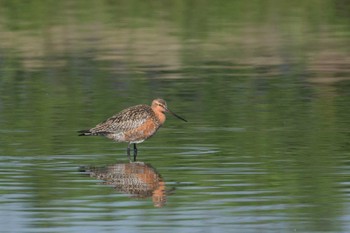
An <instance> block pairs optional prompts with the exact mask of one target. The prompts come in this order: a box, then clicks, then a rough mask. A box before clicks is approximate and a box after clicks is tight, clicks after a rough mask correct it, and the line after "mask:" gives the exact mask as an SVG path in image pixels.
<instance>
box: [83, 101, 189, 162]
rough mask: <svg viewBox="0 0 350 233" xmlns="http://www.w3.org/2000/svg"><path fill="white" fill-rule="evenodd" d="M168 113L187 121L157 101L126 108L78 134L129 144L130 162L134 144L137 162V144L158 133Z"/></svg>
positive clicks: (163, 102)
mask: <svg viewBox="0 0 350 233" xmlns="http://www.w3.org/2000/svg"><path fill="white" fill-rule="evenodd" d="M166 112H169V113H171V114H172V115H174V116H175V117H177V118H179V119H180V120H183V121H186V120H185V119H184V118H182V117H180V116H178V115H176V114H175V113H174V112H172V111H170V109H169V108H168V107H167V104H166V102H165V101H164V100H162V99H155V100H153V101H152V105H151V106H148V105H143V104H141V105H136V106H133V107H129V108H126V109H124V110H122V111H121V112H119V113H117V114H116V115H114V116H112V117H110V118H108V119H107V120H105V121H103V122H101V123H100V124H98V125H96V126H95V127H94V128H91V129H87V130H80V131H78V133H80V134H79V136H105V137H107V138H109V139H112V140H114V141H116V142H128V143H129V144H128V148H127V155H128V158H129V160H130V161H131V158H130V146H131V144H134V161H136V157H137V147H136V144H137V143H141V142H143V141H144V140H146V139H148V138H150V137H151V136H153V135H154V134H155V133H156V132H157V130H158V129H159V127H160V126H162V125H163V124H164V122H165V119H166V116H165V113H166ZM186 122H187V121H186Z"/></svg>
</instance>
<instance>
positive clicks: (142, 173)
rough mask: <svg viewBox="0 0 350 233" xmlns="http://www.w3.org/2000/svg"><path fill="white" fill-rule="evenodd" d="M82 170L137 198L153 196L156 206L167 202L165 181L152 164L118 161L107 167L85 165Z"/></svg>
mask: <svg viewBox="0 0 350 233" xmlns="http://www.w3.org/2000/svg"><path fill="white" fill-rule="evenodd" d="M81 171H82V172H87V173H88V174H89V175H90V177H94V178H96V179H99V180H103V181H104V184H107V185H112V186H113V187H114V188H115V189H116V190H118V191H120V192H124V193H129V194H132V195H133V197H135V198H147V197H152V200H153V204H154V206H155V207H162V206H164V205H165V203H166V190H165V182H164V181H163V179H162V177H161V176H160V174H159V173H158V172H157V171H156V170H155V168H153V167H152V166H151V165H150V164H146V163H143V162H133V163H117V164H113V165H109V166H105V167H84V168H81Z"/></svg>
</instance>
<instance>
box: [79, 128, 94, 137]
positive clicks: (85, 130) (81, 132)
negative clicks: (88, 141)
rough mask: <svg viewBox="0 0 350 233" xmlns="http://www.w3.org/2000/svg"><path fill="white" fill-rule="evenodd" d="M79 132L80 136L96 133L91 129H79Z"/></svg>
mask: <svg viewBox="0 0 350 233" xmlns="http://www.w3.org/2000/svg"><path fill="white" fill-rule="evenodd" d="M78 133H79V135H78V136H92V135H94V134H93V133H92V132H91V131H90V130H89V129H84V130H79V131H78Z"/></svg>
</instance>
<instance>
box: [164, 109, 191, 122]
mask: <svg viewBox="0 0 350 233" xmlns="http://www.w3.org/2000/svg"><path fill="white" fill-rule="evenodd" d="M167 110H168V112H170V113H171V114H173V115H174V116H176V117H177V118H179V119H180V120H183V121H185V122H187V120H185V119H184V118H182V117H180V116H179V115H177V114H176V113H175V112H173V111H171V110H170V109H169V108H167Z"/></svg>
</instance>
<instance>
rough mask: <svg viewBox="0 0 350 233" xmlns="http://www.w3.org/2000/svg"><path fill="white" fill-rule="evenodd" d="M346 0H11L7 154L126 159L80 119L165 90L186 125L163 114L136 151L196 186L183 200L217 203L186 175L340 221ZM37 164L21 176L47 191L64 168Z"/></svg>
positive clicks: (3, 6)
mask: <svg viewBox="0 0 350 233" xmlns="http://www.w3.org/2000/svg"><path fill="white" fill-rule="evenodd" d="M341 3H342V1H331V0H325V1H301V0H299V1H277V0H276V1H207V2H206V4H203V1H175V2H173V3H171V4H169V3H167V4H164V2H163V1H136V0H135V1H85V0H84V1H68V0H67V1H12V0H3V1H1V2H0V13H1V14H0V29H1V36H0V41H1V43H0V44H1V45H0V46H1V47H0V51H1V53H0V71H1V76H0V93H1V94H0V111H1V112H0V126H1V127H0V129H1V132H2V137H1V138H0V143H1V148H0V153H1V154H2V155H8V156H14V157H15V156H21V157H25V156H27V155H29V156H32V155H38V156H43V157H45V158H46V157H47V156H50V155H58V154H63V155H67V154H89V155H94V154H98V155H100V154H116V155H115V156H116V157H117V158H118V159H125V160H126V157H125V155H124V146H123V145H116V144H114V143H111V142H108V141H105V140H102V139H99V138H95V139H92V140H91V141H90V142H91V143H92V144H93V145H89V147H86V148H84V145H85V144H86V141H85V140H84V142H83V141H81V139H80V138H78V137H76V134H75V131H76V130H78V129H81V128H85V127H86V126H87V125H89V124H90V123H91V122H99V121H101V120H103V119H104V118H106V117H107V116H110V115H112V114H113V113H116V112H118V111H119V110H120V109H123V108H124V107H127V106H131V105H134V104H139V103H145V104H149V102H150V101H151V100H152V99H153V98H154V97H164V98H165V99H166V100H167V101H168V102H169V105H170V104H171V105H172V106H176V107H174V108H176V110H177V111H178V112H179V114H180V113H181V112H183V114H181V115H184V117H186V119H188V120H189V124H188V125H183V124H181V123H180V122H177V121H176V120H171V117H170V116H169V120H168V121H167V122H166V124H165V127H164V128H162V129H160V132H159V133H160V135H162V136H160V137H155V138H152V139H151V140H150V141H149V142H147V143H144V144H142V145H141V146H140V149H141V150H144V152H145V153H142V156H144V157H143V158H142V159H149V160H154V161H156V162H157V167H159V168H171V169H170V170H169V171H167V175H168V176H169V177H171V179H173V180H176V181H179V182H183V183H185V184H187V183H191V182H192V183H195V186H198V187H188V189H186V188H187V187H185V188H184V189H181V188H180V189H179V194H180V195H179V197H181V194H186V195H184V196H186V198H188V199H187V200H184V202H183V203H185V204H186V205H193V204H194V203H201V204H202V203H210V201H208V200H216V199H215V198H217V196H215V195H214V194H210V191H211V190H209V191H208V192H207V194H208V195H192V193H193V192H192V191H193V189H191V188H201V187H215V188H214V189H215V190H212V191H213V193H215V192H217V194H219V195H221V196H220V198H221V201H222V203H219V204H218V205H222V207H225V206H231V207H239V206H242V205H246V206H249V205H251V206H255V207H257V208H258V207H261V210H251V212H249V210H248V211H247V212H248V213H247V212H245V214H251V213H252V212H254V211H256V212H255V213H254V214H257V215H259V214H261V215H264V214H265V215H271V214H282V215H288V216H289V218H288V219H289V220H290V221H291V222H294V221H295V222H298V221H299V220H301V219H300V218H301V217H300V216H303V217H305V218H308V219H311V220H310V221H309V222H311V224H310V226H309V227H310V229H311V230H310V231H312V230H317V231H320V230H324V229H326V230H330V231H338V228H337V226H336V225H337V219H338V217H339V216H340V215H341V214H342V211H344V210H343V208H344V207H342V204H343V203H344V202H345V201H344V200H343V195H342V193H341V192H342V185H341V181H342V179H344V177H342V176H341V175H340V174H339V173H338V170H339V167H341V166H346V159H345V158H346V156H347V155H348V154H347V153H348V151H349V149H350V148H349V143H348V142H349V132H348V131H349V130H348V129H349V128H350V121H349V119H350V117H349V115H350V108H349V107H348V105H349V102H350V98H349V94H348V92H349V78H348V77H349V66H348V64H349V62H348V61H349V55H348V54H349V53H348V51H349V44H348V41H349V27H348V24H349V21H348V13H347V12H349V11H347V12H345V11H343V10H342V9H340V8H339V4H341ZM24 9H25V10H24ZM159 145H161V146H163V148H160V149H159V147H158V146H159ZM183 145H190V146H188V147H185V146H183ZM163 150H164V151H165V152H164V151H163ZM183 153H185V154H183ZM187 154H189V155H190V156H187ZM68 157H69V156H68ZM86 157H87V156H86ZM111 157H114V155H111ZM84 158H85V157H84ZM160 158H161V159H160ZM86 159H88V158H86ZM89 159H91V160H97V159H98V158H95V157H94V156H91V157H89ZM33 163H36V162H35V161H34V162H33ZM189 164H191V166H189ZM192 166H193V167H192ZM187 167H190V168H188V169H187V170H186V168H187ZM216 168H220V169H222V170H216ZM172 169H173V170H172ZM177 169H183V170H184V171H183V172H179V170H177ZM245 169H250V170H248V171H247V170H245ZM164 170H166V169H164ZM181 171H182V170H181ZM197 171H198V173H196V172H197ZM199 171H206V172H202V173H200V172H199ZM222 171H224V172H222ZM36 172H37V170H35V172H33V173H35V174H29V178H28V179H30V180H29V181H26V182H27V183H28V184H30V185H32V189H33V190H34V191H33V192H36V193H37V197H38V199H40V200H42V203H43V204H45V203H47V202H52V201H53V200H52V198H53V197H52V195H48V193H49V194H51V193H56V192H58V191H57V190H56V189H57V187H56V189H55V187H52V186H53V185H52V182H50V181H52V180H56V179H59V177H58V178H57V177H56V176H55V175H57V174H56V173H55V172H54V171H51V170H50V171H40V172H39V173H38V174H36ZM254 172H256V173H254ZM162 173H163V171H162ZM2 175H3V174H0V176H2ZM163 175H164V174H163ZM228 181H232V182H230V183H228ZM225 182H226V183H225ZM192 183H191V184H192ZM242 184H246V186H244V187H242V186H241V185H242ZM57 185H61V186H62V187H63V186H65V185H67V184H66V183H65V184H64V185H63V184H57ZM71 185H72V184H71ZM72 186H73V185H72ZM189 186H190V185H189ZM203 189H205V188H203ZM43 190H44V191H43ZM70 195H72V196H74V197H75V198H78V197H80V196H82V195H84V193H83V191H80V192H79V193H74V194H70ZM211 195H212V196H211ZM213 196H215V197H213ZM50 198H51V199H50ZM245 198H247V199H248V200H247V199H245ZM249 198H250V199H249ZM237 200H238V201H237ZM241 200H245V202H244V203H243V204H242V202H240V201H241ZM45 201H46V202H45ZM111 202H112V201H111ZM281 203H284V204H285V206H284V207H283V208H282V209H278V208H276V209H274V208H272V207H273V206H274V205H279V204H281ZM172 205H174V206H175V207H178V206H180V205H181V203H180V202H179V203H175V202H172ZM198 205H200V204H198ZM208 205H209V204H208ZM271 206H272V207H271ZM264 208H265V209H264ZM268 208H271V209H268ZM325 218H327V219H330V220H331V221H330V222H328V221H323V222H322V224H321V223H320V219H321V220H322V219H325ZM301 224H303V222H302V223H301ZM321 226H322V228H320V227H321Z"/></svg>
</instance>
